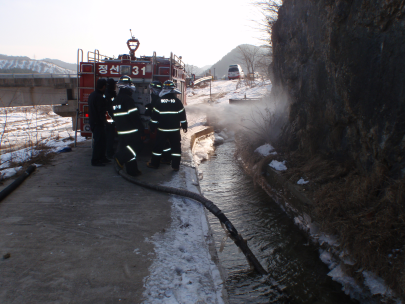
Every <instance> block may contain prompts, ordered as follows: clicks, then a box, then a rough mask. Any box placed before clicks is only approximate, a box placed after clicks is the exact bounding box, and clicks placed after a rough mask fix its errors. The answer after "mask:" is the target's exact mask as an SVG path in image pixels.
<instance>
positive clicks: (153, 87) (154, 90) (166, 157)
mask: <svg viewBox="0 0 405 304" xmlns="http://www.w3.org/2000/svg"><path fill="white" fill-rule="evenodd" d="M149 89H150V97H151V103H149V104H147V105H146V106H145V107H146V108H147V110H146V111H145V115H147V116H152V111H153V108H154V107H156V106H157V105H158V104H159V103H160V97H159V94H160V92H161V91H162V82H160V81H159V80H154V81H152V82H151V83H150V84H149ZM170 154H171V148H170V142H169V140H166V143H165V145H164V147H163V152H162V158H161V159H160V163H161V164H166V165H170V163H171V157H170Z"/></svg>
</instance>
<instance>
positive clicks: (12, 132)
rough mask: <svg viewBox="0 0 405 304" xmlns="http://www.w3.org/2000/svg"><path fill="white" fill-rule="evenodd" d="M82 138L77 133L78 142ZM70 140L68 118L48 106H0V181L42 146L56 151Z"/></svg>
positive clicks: (71, 137) (14, 171) (69, 119)
mask: <svg viewBox="0 0 405 304" xmlns="http://www.w3.org/2000/svg"><path fill="white" fill-rule="evenodd" d="M83 140H85V139H84V138H82V137H80V136H78V142H80V141H83ZM73 142H74V132H73V131H72V120H71V118H65V117H61V116H59V115H56V114H55V113H54V112H53V111H52V108H51V107H49V106H36V107H15V108H1V109H0V153H1V155H0V180H1V179H3V178H8V177H11V176H13V175H15V174H16V173H17V172H18V170H19V169H20V168H21V167H20V166H19V164H20V163H23V162H26V161H28V160H30V159H31V158H32V157H35V156H36V155H38V154H39V153H40V152H41V147H43V146H46V147H49V148H50V149H49V150H48V151H49V152H58V151H60V150H61V149H63V148H65V147H67V146H68V145H69V144H71V143H73Z"/></svg>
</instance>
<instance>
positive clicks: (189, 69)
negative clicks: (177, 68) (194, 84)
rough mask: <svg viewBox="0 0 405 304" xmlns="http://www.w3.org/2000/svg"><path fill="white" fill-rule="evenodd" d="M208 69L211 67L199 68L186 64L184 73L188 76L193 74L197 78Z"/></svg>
mask: <svg viewBox="0 0 405 304" xmlns="http://www.w3.org/2000/svg"><path fill="white" fill-rule="evenodd" d="M210 67H211V66H210V65H206V66H203V67H202V68H199V67H197V66H195V65H192V64H186V71H187V73H189V74H195V75H197V76H200V75H202V74H203V73H204V71H205V70H207V69H209V68H210Z"/></svg>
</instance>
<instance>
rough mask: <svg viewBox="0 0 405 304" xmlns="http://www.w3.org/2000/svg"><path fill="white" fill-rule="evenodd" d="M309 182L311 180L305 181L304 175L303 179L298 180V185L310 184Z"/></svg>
mask: <svg viewBox="0 0 405 304" xmlns="http://www.w3.org/2000/svg"><path fill="white" fill-rule="evenodd" d="M308 183H309V181H305V180H304V179H303V178H302V177H301V179H300V180H299V181H298V182H297V185H305V184H308Z"/></svg>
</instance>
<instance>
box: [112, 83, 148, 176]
mask: <svg viewBox="0 0 405 304" xmlns="http://www.w3.org/2000/svg"><path fill="white" fill-rule="evenodd" d="M117 85H118V88H119V92H118V95H117V97H116V98H115V99H114V101H113V114H114V121H115V125H116V128H117V133H118V141H119V143H118V151H117V153H116V154H115V156H114V159H115V161H116V162H117V164H118V166H119V167H120V168H123V167H124V164H125V168H126V171H127V173H128V174H129V175H132V176H137V175H140V174H142V172H141V171H139V170H138V163H137V161H136V154H137V153H139V152H140V150H141V148H142V141H141V135H142V134H143V129H144V128H143V124H142V121H141V117H140V114H139V110H138V108H137V107H136V105H135V101H134V99H133V98H132V93H133V92H135V90H136V88H135V86H134V84H133V83H132V79H131V77H129V76H122V77H121V78H120V80H119V81H118V83H117Z"/></svg>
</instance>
